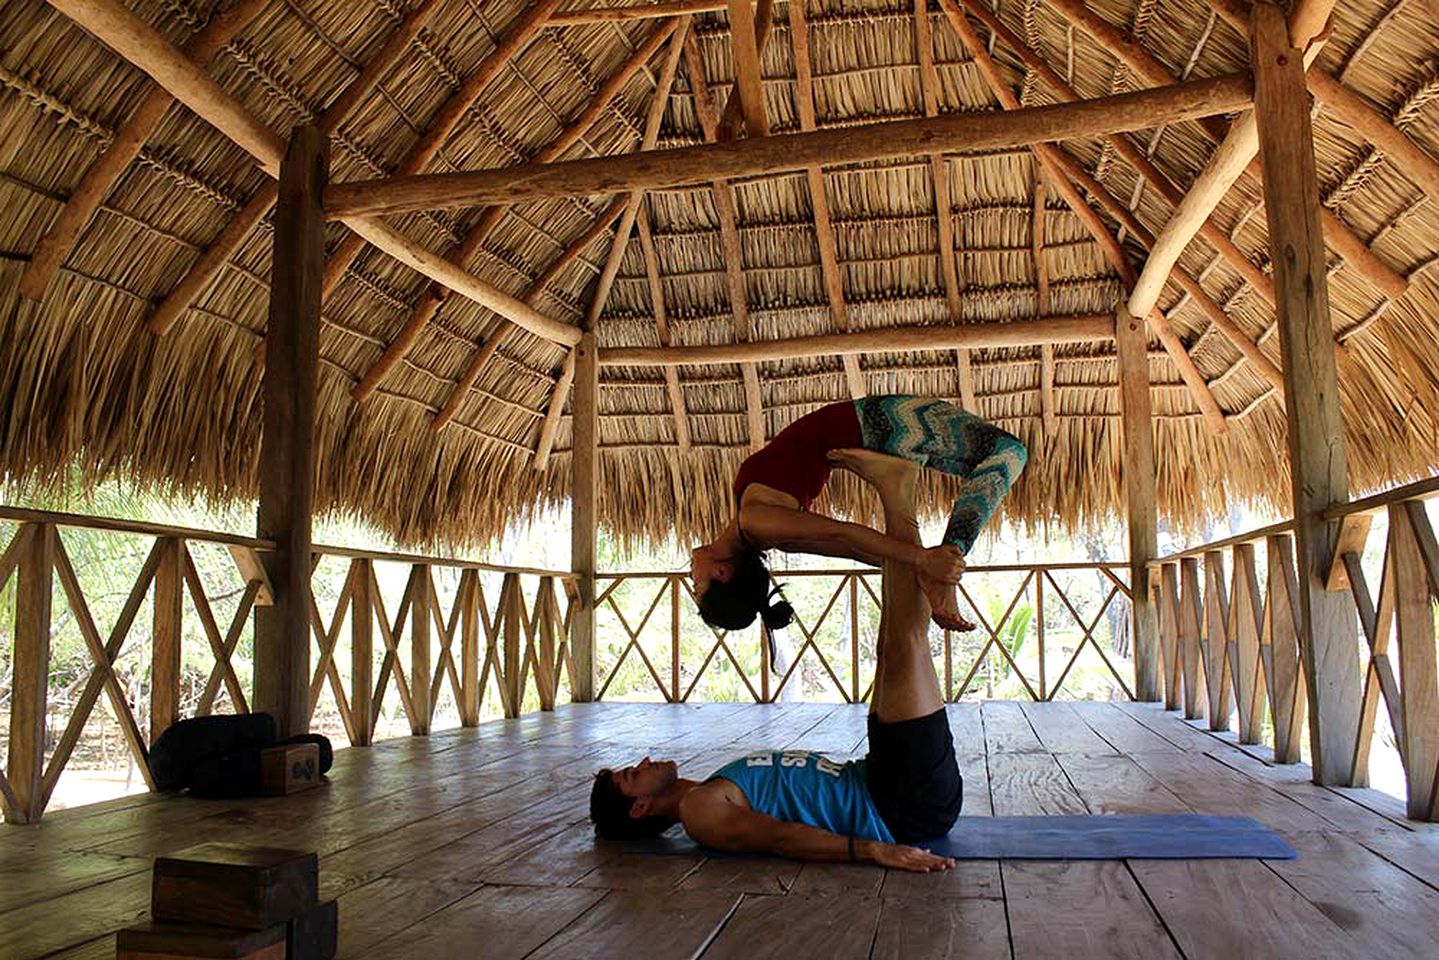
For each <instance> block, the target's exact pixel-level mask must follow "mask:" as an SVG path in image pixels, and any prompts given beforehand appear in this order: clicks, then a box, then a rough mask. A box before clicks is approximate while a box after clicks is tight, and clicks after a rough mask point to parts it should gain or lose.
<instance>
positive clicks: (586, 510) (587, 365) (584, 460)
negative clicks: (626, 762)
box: [570, 331, 600, 703]
mask: <svg viewBox="0 0 1439 960" xmlns="http://www.w3.org/2000/svg"><path fill="white" fill-rule="evenodd" d="M599 398H600V368H599V354H598V352H597V351H596V350H595V335H594V332H593V331H589V332H586V333H585V335H584V337H583V338H582V339H581V340H580V342H579V345H578V346H576V347H575V385H574V401H573V404H572V411H571V421H570V422H571V424H572V430H573V434H574V437H573V440H572V441H571V447H572V450H573V452H572V453H571V457H572V458H573V464H572V466H573V468H574V474H573V478H572V480H571V486H570V498H571V513H570V568H571V569H572V570H574V572H575V573H576V574H577V575H578V580H577V582H576V586H577V587H578V589H579V598H578V600H577V602H576V604H575V614H574V619H573V621H572V623H571V635H570V656H571V657H572V659H573V660H574V665H575V675H574V677H573V679H572V680H571V686H572V689H571V690H570V697H571V699H573V700H574V701H575V702H576V703H588V702H589V701H591V700H593V699H594V698H595V540H596V532H597V527H596V524H597V522H598V519H599V517H598V513H597V511H596V506H597V503H596V500H597V497H598V493H599V428H600V416H599Z"/></svg>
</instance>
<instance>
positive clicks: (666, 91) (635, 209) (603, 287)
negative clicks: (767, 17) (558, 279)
mask: <svg viewBox="0 0 1439 960" xmlns="http://www.w3.org/2000/svg"><path fill="white" fill-rule="evenodd" d="M670 36H671V37H672V39H671V40H670V48H669V50H668V52H667V53H666V54H665V60H664V65H663V66H662V67H661V68H660V75H659V77H658V78H657V81H656V85H655V92H654V95H653V96H652V97H651V98H650V105H649V110H648V111H647V112H646V114H645V127H644V130H643V131H642V133H641V135H640V143H639V149H640V150H647V149H650V148H651V147H653V146H654V145H655V143H656V142H658V140H659V136H660V123H661V122H662V121H663V120H664V115H665V107H666V106H667V105H668V104H669V100H670V91H671V89H672V88H673V87H674V82H675V74H676V73H678V71H679V58H680V51H681V50H682V49H683V48H684V45H685V43H686V41H687V40H688V39H689V38H690V36H691V34H690V20H689V17H682V18H680V19H679V20H677V21H676V22H675V29H674V30H673V31H672V32H671V34H670ZM622 199H623V202H624V209H623V211H622V212H621V213H620V222H619V226H618V227H617V228H616V229H615V236H614V240H613V242H612V243H611V244H610V251H609V254H608V256H606V258H605V265H604V267H603V269H601V271H600V276H599V279H598V280H597V281H596V282H595V292H594V295H593V297H591V299H590V305H589V309H588V310H586V311H585V329H586V330H588V331H590V332H593V331H594V329H595V326H596V325H597V323H598V322H599V318H600V312H601V311H602V310H603V309H604V305H605V301H606V300H608V299H609V296H610V289H611V287H612V286H613V285H614V282H615V277H617V276H618V275H619V272H620V262H621V261H622V260H623V259H624V255H625V248H626V247H628V246H629V239H630V233H631V231H633V229H634V225H635V217H636V216H637V215H638V213H639V208H640V205H641V204H642V203H643V202H644V196H643V195H642V194H641V193H639V192H638V191H632V192H630V193H629V194H626V195H625V196H624V197H623V198H622ZM574 363H575V352H574V350H571V351H570V355H569V356H568V357H567V358H566V359H565V366H566V369H567V370H569V371H570V376H569V377H568V378H567V377H565V376H564V375H563V374H561V376H560V379H559V380H558V381H557V382H556V383H555V388H554V390H552V391H551V392H550V401H549V405H548V407H547V408H546V410H545V419H544V421H543V423H542V424H541V425H540V436H539V440H538V442H537V443H536V445H535V459H534V467H535V469H536V470H543V469H544V468H545V467H546V466H548V465H549V461H550V451H551V450H552V449H553V448H554V443H555V434H556V432H557V431H558V430H559V425H560V415H561V413H562V412H563V411H564V407H565V402H566V401H567V400H568V399H569V395H570V387H571V386H572V385H573V383H574Z"/></svg>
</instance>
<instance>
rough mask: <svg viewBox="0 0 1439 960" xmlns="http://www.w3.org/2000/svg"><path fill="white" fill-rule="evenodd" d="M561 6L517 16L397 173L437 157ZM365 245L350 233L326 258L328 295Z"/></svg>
mask: <svg viewBox="0 0 1439 960" xmlns="http://www.w3.org/2000/svg"><path fill="white" fill-rule="evenodd" d="M559 5H560V0H539V2H536V3H532V4H530V5H528V6H527V7H526V8H525V11H524V12H523V13H521V14H520V15H519V16H518V17H516V18H515V20H514V22H513V23H511V24H510V27H509V29H508V30H506V31H505V33H504V35H503V36H502V37H500V39H499V40H498V41H497V42H496V43H495V46H494V47H493V48H492V49H491V50H490V52H489V53H487V54H485V56H484V57H483V58H482V59H481V60H480V62H479V64H478V65H477V66H476V67H475V69H474V70H473V71H472V72H471V73H470V75H469V76H468V77H466V78H465V80H464V82H463V83H462V84H460V87H459V89H457V90H455V91H454V92H453V93H451V94H450V96H449V98H448V99H447V100H445V102H444V103H442V104H440V107H439V109H438V110H436V111H435V113H434V115H433V116H431V117H430V120H429V123H428V124H426V126H425V132H424V133H423V134H421V135H420V139H418V140H416V141H415V142H414V143H413V144H411V146H410V149H409V151H408V152H407V153H406V154H405V156H404V158H403V159H401V160H400V163H399V165H398V166H397V167H396V170H395V172H396V173H397V174H399V175H404V174H413V173H419V172H420V171H421V170H423V169H424V168H425V166H426V165H427V164H428V163H429V162H430V161H431V160H433V159H434V158H435V155H436V154H438V153H439V152H440V148H441V147H442V146H444V143H445V141H446V140H448V139H449V138H450V134H452V133H454V131H455V128H456V127H457V126H459V123H460V121H461V120H462V119H463V118H464V116H465V114H466V113H468V112H469V110H470V108H471V107H472V106H474V104H475V101H477V100H479V98H480V96H481V95H482V94H483V93H484V92H485V89H486V88H487V87H488V86H489V85H490V83H491V82H492V81H493V80H494V79H495V78H496V77H498V76H499V75H500V71H502V70H504V68H505V67H506V66H507V65H508V64H509V63H510V62H511V61H512V60H513V59H514V58H515V56H517V55H518V54H519V53H520V52H521V51H523V50H524V49H525V47H526V46H527V45H528V44H529V42H530V41H531V40H533V39H534V38H535V37H536V36H537V35H538V34H539V31H540V28H541V27H543V26H545V25H546V24H547V23H548V22H549V19H550V17H551V16H552V15H553V13H554V10H555V8H556V7H558V6H559ZM364 248H365V241H364V240H363V239H361V238H360V237H359V236H358V235H357V234H353V233H352V234H348V235H346V236H345V238H344V239H343V240H341V241H340V242H339V244H338V245H337V246H336V247H335V250H334V251H333V252H332V253H331V254H330V256H329V257H328V258H327V259H326V260H325V278H324V287H323V291H324V294H325V296H326V297H329V295H330V294H331V293H333V292H334V290H335V288H336V287H337V286H339V284H340V280H341V279H342V278H343V277H344V276H345V271H347V270H349V269H350V266H351V264H353V263H354V262H355V258H356V257H358V256H359V255H360V251H361V250H363V249H364Z"/></svg>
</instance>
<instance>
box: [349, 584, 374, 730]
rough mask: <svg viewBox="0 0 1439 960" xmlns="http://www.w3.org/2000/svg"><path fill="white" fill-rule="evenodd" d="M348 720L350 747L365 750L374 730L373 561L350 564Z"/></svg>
mask: <svg viewBox="0 0 1439 960" xmlns="http://www.w3.org/2000/svg"><path fill="white" fill-rule="evenodd" d="M350 566H351V572H350V716H351V717H352V718H353V719H354V727H355V735H354V737H353V738H352V739H351V741H350V745H351V746H354V747H368V746H369V745H370V744H371V743H372V742H373V739H374V737H373V733H372V731H373V730H374V728H375V704H374V699H373V696H374V684H375V669H374V662H375V605H374V601H373V600H371V599H370V581H371V580H372V579H373V575H372V574H371V567H372V566H373V561H370V560H366V559H364V558H357V559H354V560H351V561H350Z"/></svg>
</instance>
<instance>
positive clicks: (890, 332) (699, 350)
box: [599, 314, 1114, 367]
mask: <svg viewBox="0 0 1439 960" xmlns="http://www.w3.org/2000/svg"><path fill="white" fill-rule="evenodd" d="M1112 339H1114V317H1113V315H1111V314H1074V315H1060V316H1053V317H1037V318H1035V319H1032V320H1013V321H1010V322H1007V323H969V324H961V325H958V326H926V327H887V328H885V329H883V330H864V331H859V332H855V333H825V334H818V335H815V336H809V337H791V338H788V339H784V340H753V341H750V342H747V343H724V344H714V345H710V346H690V347H659V348H656V347H608V348H605V349H601V350H600V357H599V362H600V366H602V367H673V366H701V365H707V364H721V363H759V362H761V361H767V360H796V359H800V358H804V357H827V356H836V355H841V356H842V355H844V354H862V353H906V352H909V351H914V350H945V349H951V350H952V349H956V348H958V347H1028V346H1036V345H1039V344H1045V343H1075V342H1080V341H1093V340H1112Z"/></svg>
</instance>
